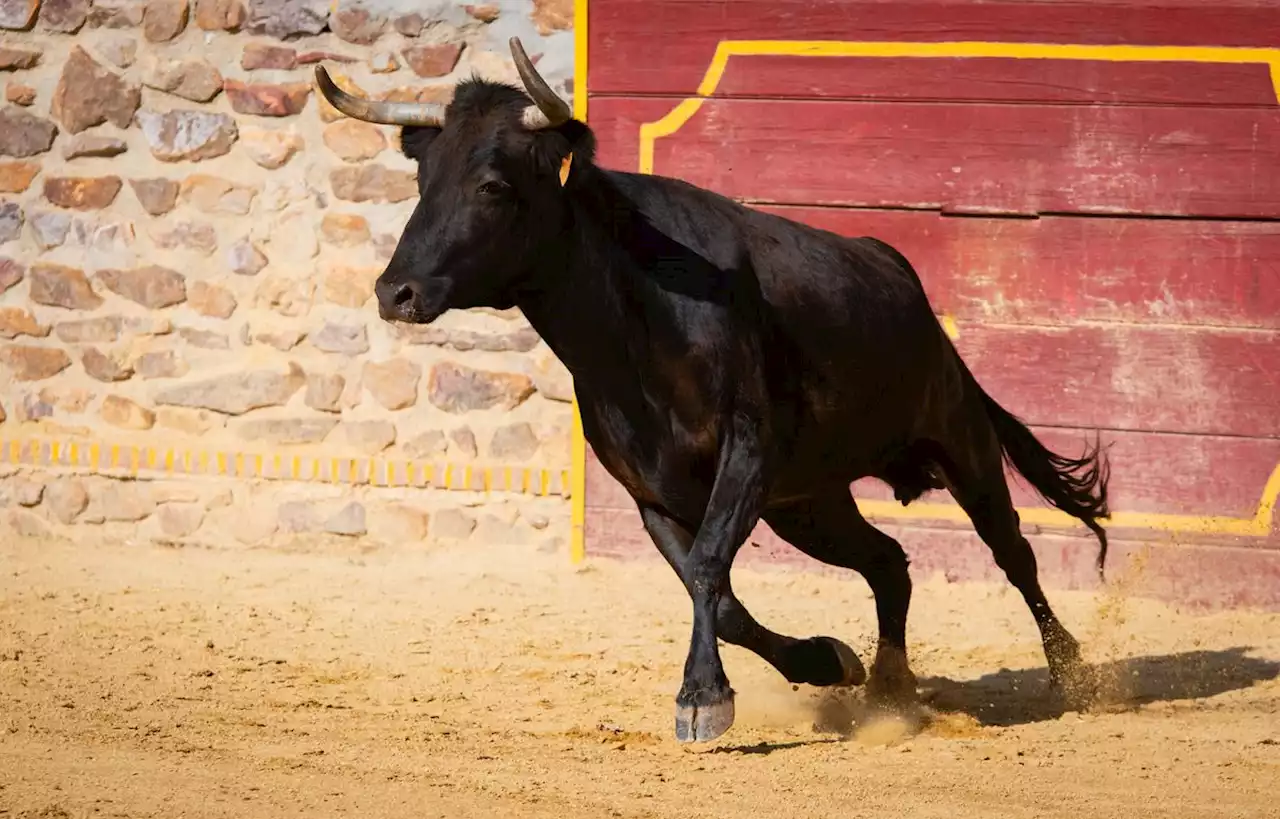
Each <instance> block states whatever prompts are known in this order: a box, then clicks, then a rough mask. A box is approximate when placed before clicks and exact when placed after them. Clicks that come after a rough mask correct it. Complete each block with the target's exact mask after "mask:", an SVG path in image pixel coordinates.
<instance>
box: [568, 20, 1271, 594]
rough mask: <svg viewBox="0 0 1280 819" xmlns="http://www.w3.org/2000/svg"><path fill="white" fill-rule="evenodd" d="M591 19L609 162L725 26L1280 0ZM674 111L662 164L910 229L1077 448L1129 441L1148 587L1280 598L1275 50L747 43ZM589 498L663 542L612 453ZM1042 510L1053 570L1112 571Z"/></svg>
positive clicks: (845, 27) (1026, 26) (631, 143)
mask: <svg viewBox="0 0 1280 819" xmlns="http://www.w3.org/2000/svg"><path fill="white" fill-rule="evenodd" d="M591 15H592V16H591V32H590V36H591V48H592V61H591V64H590V74H589V76H588V89H589V92H590V95H591V102H590V119H591V125H592V127H593V129H594V130H595V131H596V134H597V136H598V138H599V140H600V157H601V160H602V162H604V163H605V164H607V165H610V166H612V167H618V168H623V169H626V170H636V169H638V168H640V167H641V161H642V159H641V158H642V156H643V155H644V150H645V145H644V144H643V142H642V139H641V126H642V125H643V124H646V123H657V122H659V121H661V120H663V118H664V117H668V115H669V114H670V113H671V112H672V111H673V109H675V108H676V106H677V105H678V104H679V103H680V101H681V99H683V98H684V97H687V96H691V95H692V94H693V93H694V91H695V89H696V88H697V87H698V85H699V83H700V82H702V81H703V78H704V75H705V74H706V71H707V68H708V66H709V65H710V63H711V61H712V57H713V55H714V53H715V50H716V46H717V44H718V43H719V42H721V41H723V40H802V39H804V40H825V41H833V40H839V41H857V42H868V41H894V42H947V41H990V42H1000V43H1056V44H1066V45H1149V46H1232V47H1256V48H1277V47H1280V3H1274V2H1255V1H1254V0H1232V1H1230V2H1224V3H1218V4H1214V5H1213V7H1212V8H1209V7H1206V6H1205V5H1204V4H1201V3H1193V2H1189V0H1187V1H1184V0H1095V2H1090V3H1042V2H1036V1H1035V0H1007V1H1003V0H997V1H996V2H976V1H975V0H903V1H902V2H893V3H889V2H883V0H817V2H809V1H808V0H805V1H804V2H801V0H767V1H766V0H733V2H725V1H724V0H650V1H649V2H644V3H641V2H637V0H592V6H591ZM669 31H678V32H680V34H679V36H674V37H673V36H670V35H668V34H662V35H659V34H658V32H669ZM685 111H686V113H688V111H687V106H686V109H685ZM666 122H667V123H668V126H664V127H660V128H659V129H658V130H659V132H660V134H659V136H658V138H657V139H656V140H653V141H652V142H651V143H650V147H651V150H652V154H651V156H652V171H653V172H654V173H660V174H664V175H668V176H676V177H680V178H683V179H687V180H689V181H691V182H693V183H695V184H698V185H702V186H704V187H708V188H710V189H712V190H716V191H718V192H720V193H723V194H726V195H728V196H732V197H735V198H738V199H740V200H743V201H746V202H748V203H751V204H752V205H753V206H754V207H758V208H760V209H762V210H766V211H770V212H773V213H777V214H779V215H783V216H786V217H788V218H793V219H797V220H799V221H802V222H806V223H808V224H812V225H814V226H817V227H821V228H824V229H827V230H831V231H833V232H836V233H840V234H842V235H847V236H863V235H870V236H876V237H878V238H881V239H883V240H885V241H888V242H891V243H892V244H894V245H895V246H897V247H898V248H899V249H900V250H902V252H903V253H905V254H906V255H907V257H908V258H910V259H911V260H912V262H913V264H914V265H915V266H916V268H917V270H918V271H919V273H920V275H921V278H922V280H923V282H924V285H925V288H926V290H927V291H928V293H929V297H930V300H931V301H932V303H933V305H934V308H935V310H936V311H937V312H938V313H939V314H942V315H946V316H947V317H949V318H950V319H952V320H954V322H955V327H956V329H957V330H958V334H957V337H956V342H955V343H956V346H957V348H958V349H959V351H960V353H961V355H962V356H963V357H964V358H965V360H966V361H967V362H968V363H969V366H970V367H971V368H972V369H973V370H974V372H975V374H976V375H977V377H978V379H979V380H980V381H981V382H982V384H983V385H984V387H985V388H986V389H987V390H988V392H990V393H991V394H992V395H993V396H994V397H995V398H996V399H997V400H998V401H1000V402H1001V403H1002V404H1003V405H1005V406H1006V407H1007V408H1008V409H1009V410H1010V411H1012V412H1014V413H1016V414H1017V415H1019V416H1020V417H1022V418H1023V419H1024V420H1026V421H1027V422H1028V423H1030V424H1032V426H1033V428H1034V429H1035V431H1036V433H1037V434H1038V435H1040V436H1041V437H1042V439H1043V440H1044V441H1045V442H1046V443H1047V444H1048V445H1050V446H1052V447H1054V448H1057V449H1058V450H1059V451H1062V452H1065V453H1076V452H1078V451H1079V449H1080V447H1081V445H1082V444H1083V443H1084V442H1085V441H1086V440H1091V439H1092V437H1093V435H1094V434H1096V431H1097V430H1101V435H1102V438H1103V440H1104V442H1107V443H1109V444H1110V446H1111V450H1110V455H1111V461H1112V468H1113V481H1112V499H1113V502H1112V505H1113V509H1114V510H1115V511H1116V512H1117V513H1118V517H1117V521H1116V524H1115V525H1114V526H1113V527H1112V529H1113V532H1114V534H1115V538H1116V540H1117V542H1118V544H1119V545H1118V546H1117V551H1116V553H1117V554H1119V555H1120V556H1121V557H1120V558H1119V559H1120V561H1121V562H1123V561H1124V560H1127V559H1128V558H1130V557H1133V556H1135V555H1139V554H1140V553H1142V554H1144V555H1145V556H1144V557H1143V560H1144V561H1145V563H1144V567H1145V568H1144V569H1143V574H1142V577H1140V578H1137V579H1135V580H1134V581H1133V582H1134V584H1135V585H1134V588H1135V589H1137V590H1140V591H1147V592H1149V593H1153V594H1159V595H1162V596H1166V597H1171V598H1174V599H1179V600H1183V601H1185V602H1190V603H1197V604H1248V605H1268V606H1274V607H1278V608H1280V531H1278V530H1277V527H1276V526H1274V525H1272V526H1270V527H1268V526H1267V525H1266V524H1267V522H1268V521H1270V520H1271V516H1270V515H1269V514H1268V512H1267V508H1268V507H1267V503H1268V502H1274V500H1275V498H1274V497H1273V496H1274V487H1271V488H1270V489H1268V481H1269V478H1270V477H1271V475H1272V474H1273V472H1274V470H1275V469H1276V467H1277V464H1278V463H1280V104H1278V103H1277V101H1276V89H1275V87H1274V85H1273V79H1272V77H1271V76H1270V74H1269V71H1268V67H1267V66H1266V65H1265V64H1261V63H1252V64H1214V63H1190V62H1115V61H1107V60H1080V61H1071V60H1060V59H1050V60H1046V59H1010V58H1003V57H1001V58H981V59H951V58H900V57H893V58H877V57H796V56H762V55H753V56H732V57H730V59H729V61H728V63H727V65H726V67H725V70H724V73H723V75H722V76H721V77H720V79H719V81H718V83H717V85H716V87H715V91H714V94H713V96H712V98H710V99H707V100H704V101H703V102H702V103H701V105H700V106H698V107H697V110H696V111H694V112H693V113H692V115H691V116H688V117H687V118H685V119H683V120H681V118H679V117H676V118H674V119H672V118H668V119H667V120H666ZM672 122H675V124H676V126H677V127H674V128H671V127H669V124H670V123H672ZM1012 483H1013V489H1014V495H1015V499H1016V501H1017V503H1018V504H1019V505H1020V506H1021V507H1024V508H1027V509H1036V508H1042V507H1043V503H1041V502H1039V501H1038V500H1037V499H1036V498H1035V497H1034V496H1033V495H1032V494H1031V493H1030V492H1029V491H1028V490H1027V489H1026V487H1025V486H1023V485H1021V484H1020V483H1019V482H1018V481H1017V479H1014V480H1013V482H1012ZM854 489H855V494H856V495H857V496H858V497H859V498H860V499H864V500H865V501H868V503H866V504H865V505H866V507H867V508H868V509H869V510H872V511H873V517H875V515H876V514H878V513H882V514H879V516H878V517H875V519H876V521H877V523H878V525H881V526H882V527H883V528H885V529H886V531H889V532H890V533H891V534H894V535H895V536H897V537H899V538H900V539H901V540H902V542H903V543H904V545H905V546H906V547H907V550H908V552H909V553H910V554H911V555H912V557H913V567H914V571H916V572H917V573H922V574H928V573H932V572H934V571H941V572H945V573H947V574H948V575H949V576H954V577H957V578H963V577H991V576H994V575H993V572H994V571H996V570H995V567H994V564H993V563H992V562H991V559H990V556H989V554H988V553H987V552H986V550H985V549H984V548H982V547H981V545H980V544H978V542H977V541H976V538H975V537H974V536H973V534H972V531H971V528H970V527H968V526H967V525H966V524H965V523H964V522H963V519H962V518H960V517H959V516H957V515H955V514H954V511H955V510H954V505H953V503H952V501H951V500H950V498H949V497H947V496H946V494H945V493H932V494H931V495H928V496H926V497H925V498H924V499H922V501H921V502H920V503H922V504H926V505H927V506H915V505H913V506H912V507H911V508H909V509H907V510H902V509H901V507H896V508H895V507H894V505H893V504H891V503H886V501H891V494H890V493H889V491H888V490H887V488H886V487H884V486H882V485H880V484H878V483H876V482H874V481H860V482H858V483H857V484H855V487H854ZM587 504H588V515H587V521H586V526H587V538H588V550H589V551H591V552H602V551H609V552H614V553H620V552H621V553H630V552H631V551H633V550H644V551H648V550H650V549H651V546H650V544H649V542H648V540H647V538H646V536H645V535H644V533H643V530H642V529H641V528H640V526H639V521H638V518H637V517H636V515H635V511H634V505H633V504H632V503H631V502H630V499H629V498H628V497H627V495H626V493H625V492H624V491H623V490H622V489H621V487H620V486H618V485H617V484H616V483H615V482H614V481H613V480H612V479H611V478H609V476H608V475H607V474H606V473H605V472H604V470H603V468H602V467H600V466H599V464H598V463H597V462H595V460H594V459H593V458H589V468H588V486H587ZM940 509H941V510H942V511H941V512H940V511H939V510H940ZM913 510H915V511H914V512H913ZM904 516H905V517H904ZM1032 518H1034V520H1036V521H1040V522H1039V523H1038V524H1037V523H1034V522H1033V523H1027V524H1026V525H1024V529H1025V530H1026V531H1027V532H1028V533H1033V532H1041V533H1040V534H1038V535H1037V536H1036V537H1033V540H1035V541H1036V546H1037V550H1038V552H1039V554H1040V557H1041V564H1042V568H1043V571H1044V573H1045V576H1046V579H1047V582H1049V583H1056V584H1070V585H1081V584H1088V583H1091V582H1092V561H1093V559H1094V555H1095V546H1094V544H1093V543H1092V542H1091V541H1089V540H1087V539H1085V538H1083V537H1081V534H1082V533H1083V530H1082V529H1080V528H1079V527H1072V526H1062V525H1061V524H1059V523H1054V522H1044V521H1043V520H1042V519H1041V518H1035V516H1033V515H1030V514H1028V516H1027V519H1028V520H1031V519H1032ZM1246 524H1247V525H1246ZM1170 528H1172V529H1173V530H1174V531H1173V532H1170V531H1168V529H1170ZM753 538H754V539H755V540H756V541H757V542H759V543H760V544H761V548H760V549H749V550H747V552H749V553H750V555H751V556H756V557H760V556H768V557H770V558H779V557H784V556H786V555H791V556H795V554H796V553H795V552H794V551H793V550H790V549H788V548H786V547H785V545H784V544H781V543H780V542H779V541H778V540H777V538H776V537H774V536H773V534H772V533H771V532H769V531H768V527H767V526H763V525H762V526H761V528H760V529H759V530H758V531H757V532H756V533H755V535H754V536H753ZM1144 550H1149V552H1150V553H1149V554H1145V551H1144ZM751 556H747V559H752V557H751Z"/></svg>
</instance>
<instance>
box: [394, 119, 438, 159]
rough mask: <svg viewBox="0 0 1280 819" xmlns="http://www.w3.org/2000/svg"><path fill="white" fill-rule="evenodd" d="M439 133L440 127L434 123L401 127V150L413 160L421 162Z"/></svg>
mask: <svg viewBox="0 0 1280 819" xmlns="http://www.w3.org/2000/svg"><path fill="white" fill-rule="evenodd" d="M439 135H440V129H439V128H438V127H436V126H434V125H406V126H404V127H403V128H401V129H400V151H401V153H403V154H404V155H405V156H407V157H409V158H410V159H412V160H413V161H415V162H421V161H422V160H423V159H424V158H426V155H427V150H428V149H429V148H430V147H431V143H432V141H434V140H435V138H436V137H438V136H439Z"/></svg>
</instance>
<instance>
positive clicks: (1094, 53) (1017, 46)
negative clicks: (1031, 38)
mask: <svg viewBox="0 0 1280 819" xmlns="http://www.w3.org/2000/svg"><path fill="white" fill-rule="evenodd" d="M730 57H882V58H888V57H898V58H902V57H919V58H922V59H938V58H942V59H957V58H975V59H981V58H988V59H994V58H1003V59H1017V60H1088V61H1098V62H1158V63H1168V62H1178V63H1235V64H1258V65H1267V66H1270V68H1271V87H1272V89H1273V90H1274V91H1275V94H1276V100H1277V101H1280V48H1232V47H1226V46H1222V47H1219V46H1127V45H1112V46H1090V45H1060V44H1053V43H990V42H955V43H908V42H846V41H840V40H722V41H721V42H720V44H719V45H717V46H716V52H715V55H714V56H713V57H712V58H711V65H709V66H708V67H707V71H706V73H705V74H703V75H702V82H700V83H698V90H697V92H696V96H694V97H690V98H688V99H686V100H683V101H682V102H680V103H679V104H678V105H676V107H675V108H672V109H671V110H670V111H669V112H667V114H666V115H665V116H663V117H662V118H661V119H658V120H656V121H654V122H646V123H644V124H642V125H641V126H640V173H653V146H654V143H655V142H656V141H657V140H659V139H661V138H662V137H668V136H671V135H672V134H674V133H675V132H676V131H678V130H680V128H681V127H683V126H684V124H685V123H686V122H688V121H689V119H690V118H691V117H692V116H693V115H694V114H696V113H698V109H699V108H701V107H702V103H703V102H705V101H706V100H707V98H708V97H710V96H711V95H713V94H714V93H715V91H716V88H718V87H719V86H720V80H721V79H723V78H724V72H725V69H726V68H727V67H728V65H729V58H730Z"/></svg>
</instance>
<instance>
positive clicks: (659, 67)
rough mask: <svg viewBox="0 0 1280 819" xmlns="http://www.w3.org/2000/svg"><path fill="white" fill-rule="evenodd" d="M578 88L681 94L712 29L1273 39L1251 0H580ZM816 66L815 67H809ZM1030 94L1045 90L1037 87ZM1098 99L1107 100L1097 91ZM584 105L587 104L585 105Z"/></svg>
mask: <svg viewBox="0 0 1280 819" xmlns="http://www.w3.org/2000/svg"><path fill="white" fill-rule="evenodd" d="M590 3H591V6H590V14H591V17H590V32H589V34H590V38H591V40H590V54H591V63H590V76H589V77H588V83H589V84H588V91H589V92H590V93H591V94H592V95H593V96H594V95H604V94H654V93H659V94H692V93H693V91H694V90H695V89H696V88H697V87H698V83H699V82H700V81H701V79H702V75H703V72H705V71H706V68H707V65H708V64H709V63H710V62H711V57H712V55H713V54H714V53H715V50H716V45H717V44H718V43H719V42H720V41H722V40H856V41H892V42H900V41H910V42H954V41H970V40H980V41H993V42H1005V43H1065V44H1083V45H1156V46H1236V47H1255V48H1275V47H1276V46H1277V45H1280V14H1277V8H1280V7H1277V5H1276V4H1275V3H1274V2H1266V1H1264V2H1258V1H1257V0H1220V1H1219V2H1213V3H1205V2H1203V0H1093V2H1078V3H1054V2H1049V3H1046V2H1035V0H996V2H985V0H590ZM809 70H810V71H811V72H812V73H814V74H816V73H818V72H819V71H820V70H821V69H817V68H811V69H809ZM1039 99H1052V98H1051V97H1040V98H1039ZM1101 101H1106V100H1105V99H1103V100H1101ZM593 116H594V114H593Z"/></svg>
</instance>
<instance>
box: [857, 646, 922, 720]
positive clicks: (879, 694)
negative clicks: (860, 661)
mask: <svg viewBox="0 0 1280 819" xmlns="http://www.w3.org/2000/svg"><path fill="white" fill-rule="evenodd" d="M916 685H917V682H916V675H915V674H913V673H912V672H911V666H910V665H909V664H908V663H907V654H906V652H905V651H903V650H902V649H901V648H897V647H895V646H890V645H881V646H880V648H879V649H877V650H876V660H875V662H874V663H872V664H871V678H870V679H869V680H868V681H867V702H868V703H869V704H871V705H873V706H876V707H879V708H884V709H888V710H900V709H902V708H905V707H907V706H910V705H914V704H915V703H916V702H918V700H919V693H918V692H917V690H916Z"/></svg>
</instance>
